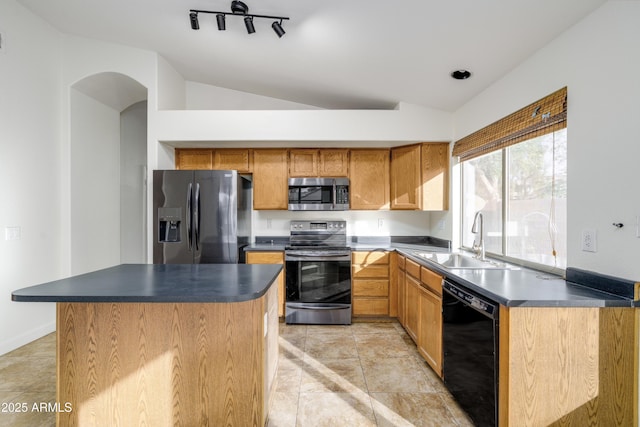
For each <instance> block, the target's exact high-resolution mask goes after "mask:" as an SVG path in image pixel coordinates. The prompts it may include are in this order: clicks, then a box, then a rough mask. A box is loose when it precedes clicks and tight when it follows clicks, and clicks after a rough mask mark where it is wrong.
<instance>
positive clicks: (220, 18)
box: [216, 13, 227, 31]
mask: <svg viewBox="0 0 640 427" xmlns="http://www.w3.org/2000/svg"><path fill="white" fill-rule="evenodd" d="M216 21H218V30H220V31H224V30H226V29H227V25H226V23H225V20H224V14H223V13H218V14H217V15H216Z"/></svg>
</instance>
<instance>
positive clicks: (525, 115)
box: [452, 87, 567, 161]
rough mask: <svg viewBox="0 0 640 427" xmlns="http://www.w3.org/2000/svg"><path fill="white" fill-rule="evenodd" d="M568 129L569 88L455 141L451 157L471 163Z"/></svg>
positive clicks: (564, 88)
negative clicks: (487, 155) (490, 154)
mask: <svg viewBox="0 0 640 427" xmlns="http://www.w3.org/2000/svg"><path fill="white" fill-rule="evenodd" d="M565 127H567V88H566V87H563V88H562V89H560V90H558V91H556V92H554V93H552V94H551V95H548V96H546V97H544V98H542V99H540V100H538V101H536V102H534V103H532V104H529V105H527V106H526V107H524V108H522V109H520V110H518V111H516V112H515V113H511V114H509V115H508V116H506V117H504V118H502V119H500V120H498V121H497V122H494V123H492V124H490V125H489V126H486V127H484V128H482V129H480V130H479V131H477V132H474V133H472V134H470V135H468V136H465V137H464V138H462V139H460V140H458V141H456V142H455V144H454V146H453V152H452V154H453V155H454V156H459V157H460V160H461V161H463V160H469V159H472V158H474V157H478V156H482V155H483V154H487V153H490V152H492V151H496V150H501V149H503V148H505V147H508V146H510V145H513V144H517V143H518V142H522V141H525V140H528V139H531V138H535V137H537V136H541V135H545V134H547V133H551V132H555V131H556V130H559V129H563V128H565Z"/></svg>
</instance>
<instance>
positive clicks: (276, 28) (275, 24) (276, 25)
mask: <svg viewBox="0 0 640 427" xmlns="http://www.w3.org/2000/svg"><path fill="white" fill-rule="evenodd" d="M271 28H273V31H275V32H276V34H277V35H278V37H282V36H284V34H285V31H284V29H283V28H282V22H278V21H273V24H271Z"/></svg>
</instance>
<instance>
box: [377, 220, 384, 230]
mask: <svg viewBox="0 0 640 427" xmlns="http://www.w3.org/2000/svg"><path fill="white" fill-rule="evenodd" d="M382 227H384V220H383V219H382V218H379V219H378V230H382Z"/></svg>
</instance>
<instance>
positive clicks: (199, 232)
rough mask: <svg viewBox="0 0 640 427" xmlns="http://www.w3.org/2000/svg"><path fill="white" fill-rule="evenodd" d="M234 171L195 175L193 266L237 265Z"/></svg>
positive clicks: (207, 172) (206, 172)
mask: <svg viewBox="0 0 640 427" xmlns="http://www.w3.org/2000/svg"><path fill="white" fill-rule="evenodd" d="M237 186H238V176H237V172H236V171H204V170H202V171H195V179H194V188H195V189H196V190H195V191H196V193H195V197H194V216H193V217H194V225H193V227H194V236H195V241H194V248H195V256H194V263H196V264H200V263H203V264H211V263H215V264H228V263H237V262H238V236H237V230H238V224H237V217H238V212H237V204H238V201H237V192H238V188H237Z"/></svg>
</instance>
